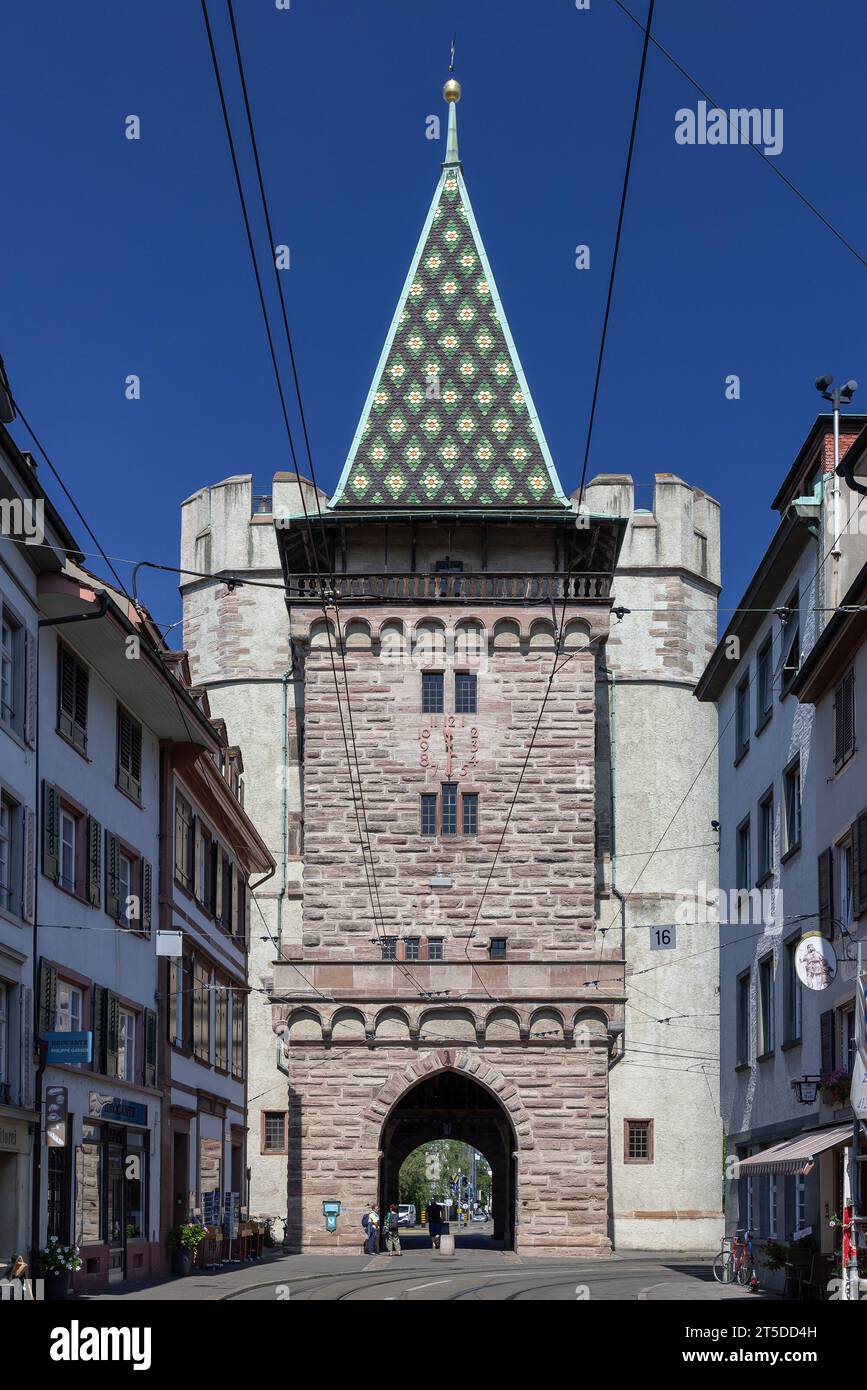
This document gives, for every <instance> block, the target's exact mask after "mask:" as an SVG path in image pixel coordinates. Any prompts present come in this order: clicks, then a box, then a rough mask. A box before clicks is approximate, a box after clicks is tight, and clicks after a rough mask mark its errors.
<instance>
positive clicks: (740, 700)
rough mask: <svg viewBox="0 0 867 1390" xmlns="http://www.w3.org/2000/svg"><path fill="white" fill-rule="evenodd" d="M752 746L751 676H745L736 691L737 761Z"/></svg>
mask: <svg viewBox="0 0 867 1390" xmlns="http://www.w3.org/2000/svg"><path fill="white" fill-rule="evenodd" d="M749 746H750V678H749V676H748V675H747V676H744V678H743V680H742V681H741V683H740V685H739V686H738V688H737V690H736V692H735V761H736V762H737V761H738V760H739V759H740V758H742V757H743V756H744V754H745V753H746V751H747V749H748V748H749Z"/></svg>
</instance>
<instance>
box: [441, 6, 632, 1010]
mask: <svg viewBox="0 0 867 1390" xmlns="http://www.w3.org/2000/svg"><path fill="white" fill-rule="evenodd" d="M654 4H655V0H650V3H649V5H648V10H647V22H646V24H645V26H644V45H643V48H642V50H641V63H640V65H639V69H638V80H637V84H636V90H635V101H634V103H633V110H632V124H631V126H630V131H629V145H628V149H627V155H626V168H625V170H624V174H623V186H622V188H621V192H620V207H619V211H618V215H617V231H616V234H615V238H614V250H613V252H612V257H611V273H610V275H609V279H608V294H607V296H606V302H605V313H604V316H603V320H602V334H601V338H600V343H599V352H598V354H597V361H596V374H595V378H594V384H593V397H592V402H591V407H590V418H589V421H588V425H587V438H586V442H585V446H584V462H583V466H582V469H581V485H580V490H579V497H578V507H579V510H580V507H581V504H582V502H583V498H584V486H585V480H586V476H587V463H588V460H589V458H590V444H591V440H592V436H593V423H594V420H595V418H596V402H597V398H598V395H599V383H600V379H601V376H602V363H603V358H604V355H605V343H606V339H607V336H608V320H609V318H610V315H611V303H612V299H613V295H614V281H615V278H616V274H617V262H618V257H619V254H620V241H621V236H622V232H623V219H624V214H625V211H626V197H627V194H628V191H629V175H630V172H631V170H632V156H633V153H634V151H635V138H636V134H637V131H638V113H639V110H640V107H641V94H642V91H643V90H644V74H645V71H646V68H647V52H648V47H649V44H650V28H651V25H652V23H653V9H654ZM567 590H568V585H567V584H564V592H563V612H562V614H561V617H560V628H559V631H558V633H557V638H556V645H555V648H554V661H553V663H552V666H551V674H550V675H549V677H548V684H547V685H546V687H545V693H544V695H543V697H542V704H541V707H540V709H539V714H538V717H537V719H536V724H535V727H534V729H533V733H532V735H531V737H530V744H529V747H528V748H527V754H526V757H525V758H524V762H523V765H522V767H521V772H520V775H519V777H518V784H517V786H516V787H515V792H514V795H513V797H512V800H511V802H510V804H509V809H508V811H507V813H506V819H505V822H504V824H503V830H502V833H501V835H500V839H499V841H498V844H497V848H496V850H495V851H494V857H493V860H492V861H491V866H490V868H489V870H488V876H487V879H486V880H485V886H484V888H483V889H482V896H481V898H480V900H479V905H478V908H477V909H476V915H475V918H474V920H473V925H472V927H471V929H470V933H469V936H468V937H467V939H466V943H465V945H464V954H465V956H466V957H467V959H469V943H470V940H471V939H472V937H473V936H474V935H475V930H476V927H477V925H478V921H479V918H480V916H481V912H482V907H483V906H484V902H485V898H486V896H487V892H488V888H489V887H490V883H491V879H492V877H493V873H494V869H495V868H496V864H497V860H498V858H499V856H500V851H501V850H502V847H503V842H504V840H505V838H506V832H507V830H508V828H509V822H510V821H511V818H512V812H513V810H514V808H515V802H516V801H517V799H518V794H519V792H520V790H521V784H522V782H523V780H524V774H525V772H526V770H527V764H528V763H529V760H530V754H531V753H532V751H533V745H534V744H535V741H536V735H537V734H538V732H539V726H540V724H541V722H542V716H543V715H544V713H545V708H546V706H547V703H548V697H549V695H550V693H551V686H552V684H553V681H554V677H555V676H556V675H557V673H558V671H560V670H562V668H563V666H564V665H565V664H566V662H567V661H570V660H571V659H572V658H571V656H569V657H566V658H565V659H564V660H563V661H562V662H559V664H558V661H559V656H560V651H561V648H562V644H563V632H564V629H565V626H566V605H567V601H568V593H567ZM473 969H474V971H476V974H477V976H478V978H479V980H480V982H481V983H482V987H483V988H484V990H485V993H486V994H488V995H489V997H491V998H494V996H493V995H491V994H490V991H489V990H488V988H487V985H485V983H484V981H483V980H482V979H481V976H480V975H478V971H477V970H476V967H475V965H474V966H473ZM598 983H599V980H598V978H597V980H596V985H597V986H598ZM497 1002H499V1001H497Z"/></svg>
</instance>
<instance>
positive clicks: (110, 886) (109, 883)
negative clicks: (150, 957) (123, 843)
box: [105, 830, 120, 922]
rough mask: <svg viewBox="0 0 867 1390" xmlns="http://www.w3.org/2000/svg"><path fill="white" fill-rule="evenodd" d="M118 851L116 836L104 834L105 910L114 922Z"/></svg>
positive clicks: (117, 905)
mask: <svg viewBox="0 0 867 1390" xmlns="http://www.w3.org/2000/svg"><path fill="white" fill-rule="evenodd" d="M118 857H119V850H118V845H117V836H116V835H113V834H112V832H111V831H110V830H106V832H105V910H106V912H107V913H108V915H109V917H111V918H113V920H114V921H115V922H116V921H117V919H118V917H119V916H120V879H119V878H118V862H117V861H118Z"/></svg>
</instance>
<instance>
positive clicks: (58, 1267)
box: [35, 1236, 81, 1300]
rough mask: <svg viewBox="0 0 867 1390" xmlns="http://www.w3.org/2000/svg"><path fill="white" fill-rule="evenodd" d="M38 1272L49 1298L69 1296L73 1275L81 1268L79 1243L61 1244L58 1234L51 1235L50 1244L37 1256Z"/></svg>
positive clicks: (46, 1295)
mask: <svg viewBox="0 0 867 1390" xmlns="http://www.w3.org/2000/svg"><path fill="white" fill-rule="evenodd" d="M35 1264H36V1274H37V1276H38V1277H39V1278H40V1279H43V1280H44V1281H45V1297H46V1298H47V1299H52V1300H56V1299H63V1298H68V1297H69V1295H70V1294H71V1292H72V1276H73V1274H74V1273H75V1271H76V1270H78V1269H81V1256H80V1255H79V1253H78V1246H77V1245H61V1244H60V1241H59V1240H58V1239H57V1236H49V1237H48V1244H47V1245H46V1246H45V1248H44V1249H43V1250H40V1251H39V1253H38V1255H37V1256H36V1261H35Z"/></svg>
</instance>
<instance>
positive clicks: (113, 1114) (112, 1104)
mask: <svg viewBox="0 0 867 1390" xmlns="http://www.w3.org/2000/svg"><path fill="white" fill-rule="evenodd" d="M90 1114H91V1117H92V1118H93V1119H96V1120H120V1121H121V1123H122V1124H126V1125H146V1124H147V1121H148V1112H147V1106H146V1105H140V1104H139V1102H138V1101H137V1100H123V1099H122V1097H120V1096H113V1097H112V1096H100V1095H97V1093H96V1092H95V1091H91V1093H90Z"/></svg>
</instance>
